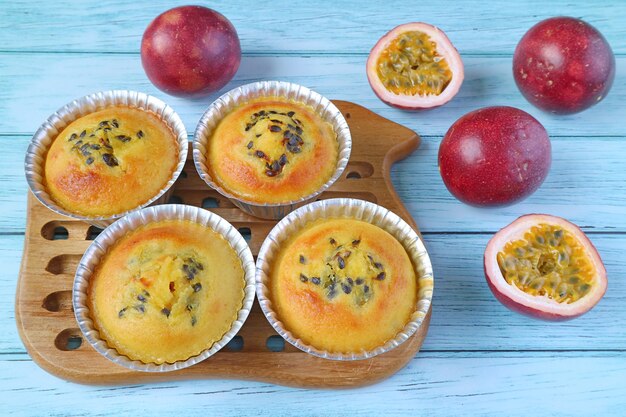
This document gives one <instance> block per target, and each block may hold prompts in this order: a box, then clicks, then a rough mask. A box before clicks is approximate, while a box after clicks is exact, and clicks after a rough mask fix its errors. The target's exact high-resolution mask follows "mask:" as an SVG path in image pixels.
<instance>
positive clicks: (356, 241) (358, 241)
mask: <svg viewBox="0 0 626 417" xmlns="http://www.w3.org/2000/svg"><path fill="white" fill-rule="evenodd" d="M359 243H361V239H355V240H353V241H352V246H359Z"/></svg>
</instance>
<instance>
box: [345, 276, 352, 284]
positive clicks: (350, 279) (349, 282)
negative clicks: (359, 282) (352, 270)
mask: <svg viewBox="0 0 626 417" xmlns="http://www.w3.org/2000/svg"><path fill="white" fill-rule="evenodd" d="M346 281H348V284H350V285H354V281H353V280H352V278H350V277H348V278H347V279H346Z"/></svg>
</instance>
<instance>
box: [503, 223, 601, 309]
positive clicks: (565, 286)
mask: <svg viewBox="0 0 626 417" xmlns="http://www.w3.org/2000/svg"><path fill="white" fill-rule="evenodd" d="M497 259H498V265H499V266H500V270H501V271H502V275H503V276H504V278H505V279H506V281H507V282H508V283H509V284H511V285H515V286H516V287H517V288H519V289H521V290H522V291H524V292H526V293H527V294H530V295H545V296H547V297H549V298H551V299H553V300H555V301H558V302H559V303H568V304H569V303H572V302H574V301H577V300H579V299H580V298H582V297H584V296H585V295H586V294H587V293H588V292H589V290H590V289H591V286H592V285H593V277H594V268H593V263H592V261H591V259H590V258H589V256H588V255H587V254H586V252H585V248H584V247H583V245H581V244H580V242H578V240H577V239H576V238H575V237H574V236H573V235H572V234H571V233H569V232H568V231H567V230H563V229H562V228H561V227H559V226H555V225H549V224H540V225H538V226H534V227H532V228H531V229H530V230H528V231H527V232H526V233H525V234H524V238H523V239H519V240H516V241H513V242H507V243H506V245H505V246H504V249H503V250H502V251H501V252H499V253H498V258H497Z"/></svg>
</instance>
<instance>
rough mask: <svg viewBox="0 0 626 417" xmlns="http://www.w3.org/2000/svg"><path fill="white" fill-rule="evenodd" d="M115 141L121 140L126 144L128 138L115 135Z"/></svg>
mask: <svg viewBox="0 0 626 417" xmlns="http://www.w3.org/2000/svg"><path fill="white" fill-rule="evenodd" d="M115 139H117V140H121V141H122V142H128V141H130V136H126V135H117V136H116V137H115Z"/></svg>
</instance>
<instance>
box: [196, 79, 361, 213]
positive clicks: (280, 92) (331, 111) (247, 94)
mask: <svg viewBox="0 0 626 417" xmlns="http://www.w3.org/2000/svg"><path fill="white" fill-rule="evenodd" d="M269 96H278V97H284V98H287V99H290V100H293V101H297V102H301V103H304V104H306V105H309V106H311V107H312V108H313V109H314V110H315V112H316V113H317V114H319V115H320V116H321V117H322V118H323V119H324V120H326V121H327V122H329V123H330V124H331V125H332V127H333V129H334V131H335V133H336V134H337V142H338V143H339V157H338V160H337V168H336V169H335V172H334V173H333V175H332V176H331V178H330V179H329V180H328V181H327V182H326V183H325V184H324V185H323V186H322V187H321V188H320V189H318V190H316V191H315V192H314V193H312V194H309V195H307V196H304V197H302V198H299V199H297V200H292V201H287V202H284V203H275V204H260V203H255V202H251V201H246V200H243V199H241V198H239V197H236V196H234V195H233V194H231V193H229V192H228V191H226V190H224V189H223V188H222V187H221V186H220V185H218V184H217V183H216V182H215V181H214V179H213V178H212V177H211V174H210V173H209V170H208V167H207V159H206V154H207V144H208V142H209V140H210V139H211V135H212V133H213V130H214V129H215V128H216V126H217V125H218V123H219V122H220V121H221V120H222V119H223V118H224V117H225V116H226V115H227V114H228V113H230V112H231V111H233V109H235V108H236V107H237V106H239V105H241V104H243V103H246V102H248V101H250V100H253V99H256V98H260V97H269ZM351 150H352V137H351V135H350V128H349V127H348V123H347V122H346V119H345V118H344V117H343V115H342V114H341V112H340V111H339V109H338V108H337V107H336V106H335V105H334V104H333V103H332V102H331V101H330V100H328V99H327V98H325V97H324V96H322V95H320V94H318V93H316V92H315V91H312V90H309V89H308V88H306V87H303V86H301V85H298V84H292V83H288V82H282V81H260V82H256V83H251V84H246V85H243V86H241V87H238V88H235V89H233V90H231V91H229V92H227V93H226V94H224V95H222V96H221V97H219V98H218V99H217V100H215V101H214V102H213V103H212V104H211V105H210V106H209V108H208V109H207V111H206V112H205V113H204V114H203V115H202V118H201V119H200V122H198V126H197V128H196V132H195V134H194V139H193V161H194V164H195V166H196V170H197V171H198V174H200V177H201V178H202V179H203V180H204V182H206V183H207V185H208V186H209V187H211V188H213V189H215V190H217V191H218V192H219V193H220V194H222V195H224V196H225V197H227V198H228V199H230V200H231V201H232V203H233V204H234V205H236V206H237V207H239V208H240V209H241V210H243V211H244V212H246V213H248V214H250V215H252V216H256V217H261V218H264V219H276V220H277V219H281V218H283V217H284V216H285V215H287V214H288V213H290V212H292V211H293V210H295V209H296V208H298V207H300V206H302V205H304V204H306V203H307V202H309V201H311V200H313V199H314V198H315V197H317V196H318V195H319V194H320V193H322V192H323V191H325V190H327V189H328V188H329V187H330V186H331V185H333V184H334V183H335V181H337V179H339V177H341V174H342V173H343V171H344V169H345V168H346V166H347V165H348V159H349V158H350V152H351Z"/></svg>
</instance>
